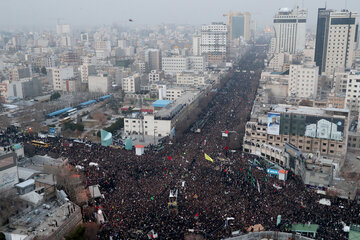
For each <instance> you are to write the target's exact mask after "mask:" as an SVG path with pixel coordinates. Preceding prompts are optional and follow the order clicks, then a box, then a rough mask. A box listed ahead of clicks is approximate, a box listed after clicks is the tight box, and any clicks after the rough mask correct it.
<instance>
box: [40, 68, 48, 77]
mask: <svg viewBox="0 0 360 240" xmlns="http://www.w3.org/2000/svg"><path fill="white" fill-rule="evenodd" d="M41 73H42V74H44V75H47V71H46V67H42V68H41Z"/></svg>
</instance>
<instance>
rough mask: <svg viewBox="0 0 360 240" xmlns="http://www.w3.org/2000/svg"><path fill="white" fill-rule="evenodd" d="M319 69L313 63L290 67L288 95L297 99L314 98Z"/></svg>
mask: <svg viewBox="0 0 360 240" xmlns="http://www.w3.org/2000/svg"><path fill="white" fill-rule="evenodd" d="M318 72H319V67H317V66H316V65H315V63H314V62H310V63H305V64H301V65H300V64H299V65H294V64H292V65H290V73H289V75H290V78H289V89H288V95H289V96H291V97H298V98H312V99H314V98H316V95H317V91H318V78H319V76H318Z"/></svg>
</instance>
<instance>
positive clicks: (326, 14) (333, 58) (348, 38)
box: [315, 8, 358, 75]
mask: <svg viewBox="0 0 360 240" xmlns="http://www.w3.org/2000/svg"><path fill="white" fill-rule="evenodd" d="M356 18H357V13H354V12H349V11H347V10H343V11H341V12H335V11H333V10H327V9H325V8H319V9H318V20H317V29H316V45H315V62H316V65H317V66H319V73H323V72H325V73H327V74H328V75H334V72H335V71H344V70H345V69H347V68H351V66H352V64H353V62H354V58H355V56H354V51H355V47H356V42H357V32H358V25H357V24H356Z"/></svg>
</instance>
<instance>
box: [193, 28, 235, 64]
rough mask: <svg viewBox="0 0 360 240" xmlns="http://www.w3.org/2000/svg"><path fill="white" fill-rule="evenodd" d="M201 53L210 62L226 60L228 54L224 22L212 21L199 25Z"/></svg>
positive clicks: (226, 32) (226, 31) (226, 30)
mask: <svg viewBox="0 0 360 240" xmlns="http://www.w3.org/2000/svg"><path fill="white" fill-rule="evenodd" d="M200 49H201V55H205V56H206V59H207V61H208V62H210V63H220V62H224V61H226V57H227V55H228V50H229V43H228V28H227V26H226V24H225V23H212V24H210V25H205V26H202V27H201V44H200Z"/></svg>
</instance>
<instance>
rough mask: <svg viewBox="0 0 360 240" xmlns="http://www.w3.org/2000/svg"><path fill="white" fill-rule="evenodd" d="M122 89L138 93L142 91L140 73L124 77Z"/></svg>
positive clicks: (126, 91)
mask: <svg viewBox="0 0 360 240" xmlns="http://www.w3.org/2000/svg"><path fill="white" fill-rule="evenodd" d="M122 89H123V90H124V92H125V93H136V92H138V91H140V75H139V74H134V75H132V76H129V77H126V78H123V80H122Z"/></svg>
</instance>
